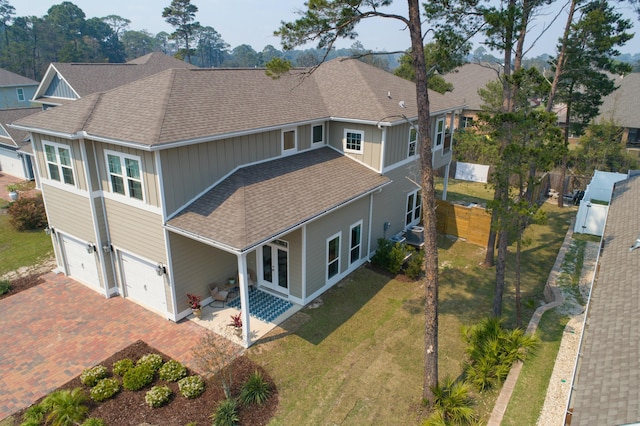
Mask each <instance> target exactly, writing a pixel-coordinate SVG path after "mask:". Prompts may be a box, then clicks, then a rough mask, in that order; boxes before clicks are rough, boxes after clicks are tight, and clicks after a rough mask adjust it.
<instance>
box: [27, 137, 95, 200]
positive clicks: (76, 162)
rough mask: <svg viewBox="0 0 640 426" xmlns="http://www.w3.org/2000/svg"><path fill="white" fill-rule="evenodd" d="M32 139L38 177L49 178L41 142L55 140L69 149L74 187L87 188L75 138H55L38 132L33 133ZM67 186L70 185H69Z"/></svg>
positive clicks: (80, 155) (78, 144)
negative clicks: (38, 172)
mask: <svg viewBox="0 0 640 426" xmlns="http://www.w3.org/2000/svg"><path fill="white" fill-rule="evenodd" d="M33 139H34V141H35V143H34V146H35V152H34V154H35V156H36V161H37V163H38V170H39V171H40V177H42V178H43V179H49V172H48V169H47V163H46V161H45V157H44V146H43V142H55V143H59V144H61V145H67V146H69V149H70V150H71V159H72V162H73V174H74V181H75V187H76V188H78V189H81V190H84V191H86V190H87V183H86V176H85V169H84V164H83V162H82V154H81V151H80V142H78V141H77V140H68V139H62V138H57V137H54V136H47V135H39V134H34V135H33ZM69 187H71V186H70V185H69Z"/></svg>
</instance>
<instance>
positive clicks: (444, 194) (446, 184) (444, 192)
mask: <svg viewBox="0 0 640 426" xmlns="http://www.w3.org/2000/svg"><path fill="white" fill-rule="evenodd" d="M450 167H451V161H449V162H448V163H447V165H446V166H444V183H443V185H442V199H443V200H446V199H447V188H448V187H449V168H450Z"/></svg>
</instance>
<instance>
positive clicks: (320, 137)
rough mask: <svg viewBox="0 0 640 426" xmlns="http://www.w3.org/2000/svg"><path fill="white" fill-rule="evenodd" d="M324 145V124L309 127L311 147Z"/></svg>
mask: <svg viewBox="0 0 640 426" xmlns="http://www.w3.org/2000/svg"><path fill="white" fill-rule="evenodd" d="M322 144H324V124H316V125H314V126H312V127H311V145H322Z"/></svg>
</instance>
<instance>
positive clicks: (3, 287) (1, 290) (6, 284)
mask: <svg viewBox="0 0 640 426" xmlns="http://www.w3.org/2000/svg"><path fill="white" fill-rule="evenodd" d="M9 290H11V282H10V281H9V280H0V296H2V295H3V294H5V293H8V292H9Z"/></svg>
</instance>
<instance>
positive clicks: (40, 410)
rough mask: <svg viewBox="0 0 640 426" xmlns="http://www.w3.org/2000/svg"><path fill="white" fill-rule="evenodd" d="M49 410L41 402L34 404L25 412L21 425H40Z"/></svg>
mask: <svg viewBox="0 0 640 426" xmlns="http://www.w3.org/2000/svg"><path fill="white" fill-rule="evenodd" d="M46 414H47V410H46V409H45V408H44V406H42V405H41V404H36V405H32V406H31V407H29V408H28V409H27V411H25V412H24V415H23V416H22V423H21V424H20V426H32V425H33V426H40V425H41V424H42V422H44V416H45V415H46Z"/></svg>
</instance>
